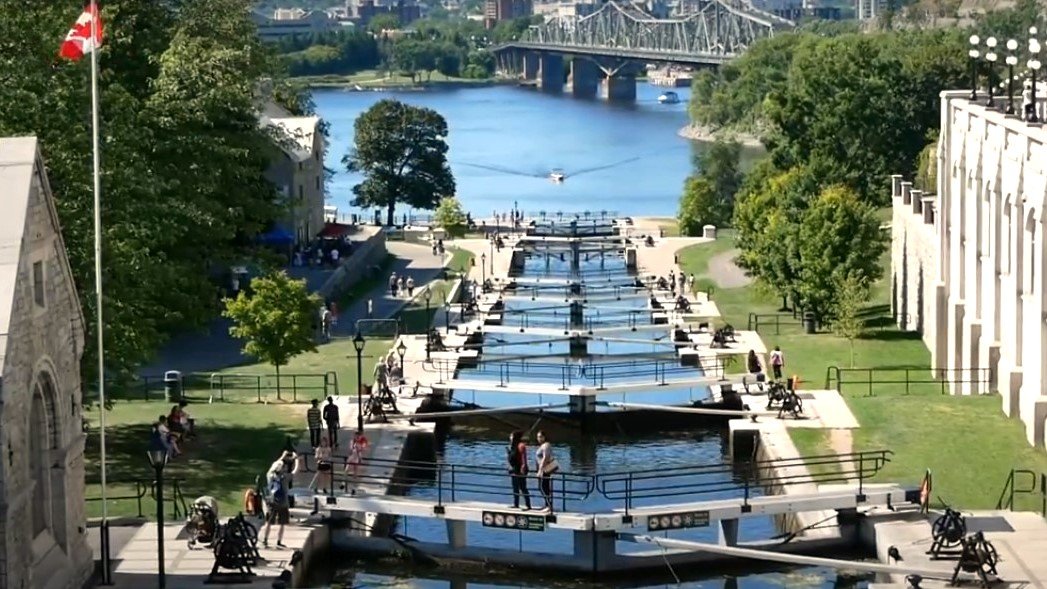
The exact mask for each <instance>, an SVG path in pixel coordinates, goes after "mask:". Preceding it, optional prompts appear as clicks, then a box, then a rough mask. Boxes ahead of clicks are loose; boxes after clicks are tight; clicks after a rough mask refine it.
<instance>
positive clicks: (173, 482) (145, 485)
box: [84, 477, 189, 519]
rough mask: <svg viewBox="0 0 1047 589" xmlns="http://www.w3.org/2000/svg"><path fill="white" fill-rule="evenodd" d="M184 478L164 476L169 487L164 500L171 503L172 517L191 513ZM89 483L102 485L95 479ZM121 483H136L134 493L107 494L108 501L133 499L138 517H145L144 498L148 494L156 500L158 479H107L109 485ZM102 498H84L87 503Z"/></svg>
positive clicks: (176, 517)
mask: <svg viewBox="0 0 1047 589" xmlns="http://www.w3.org/2000/svg"><path fill="white" fill-rule="evenodd" d="M184 480H185V479H183V478H177V477H176V478H164V483H166V485H165V486H167V487H168V488H167V489H165V491H167V492H166V493H164V502H165V503H170V504H171V517H172V518H175V519H178V518H181V517H183V515H185V514H188V513H189V512H188V510H187V503H186V500H185V495H184V494H183V493H182V485H181V483H182V481H184ZM87 484H88V485H99V486H100V485H101V483H100V482H94V481H92V482H89V483H87ZM121 484H124V485H126V484H134V487H135V491H134V494H132V495H113V494H107V495H106V500H107V501H125V500H128V499H133V500H134V501H135V503H136V506H137V508H138V517H145V516H144V515H143V512H142V499H144V498H145V496H146V495H147V494H148V495H149V496H150V497H152V498H153V500H154V501H155V500H156V479H132V480H130V481H127V480H124V481H120V480H116V481H114V480H109V481H107V486H112V485H121ZM101 500H102V498H101V497H85V498H84V501H85V502H87V503H91V502H95V501H101Z"/></svg>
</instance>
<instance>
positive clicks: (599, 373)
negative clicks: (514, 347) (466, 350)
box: [470, 356, 727, 388]
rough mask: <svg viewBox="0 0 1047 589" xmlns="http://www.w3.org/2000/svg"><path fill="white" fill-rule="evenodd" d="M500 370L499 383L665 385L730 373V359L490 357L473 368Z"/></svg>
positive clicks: (479, 372)
mask: <svg viewBox="0 0 1047 589" xmlns="http://www.w3.org/2000/svg"><path fill="white" fill-rule="evenodd" d="M494 367H497V370H498V384H499V386H508V385H509V384H510V383H511V382H512V381H513V379H514V378H515V377H517V376H526V377H527V378H529V379H534V378H541V377H542V376H544V377H546V378H547V379H559V381H560V384H561V386H562V387H564V388H566V387H569V386H573V385H576V384H584V385H591V386H594V387H598V388H603V387H605V386H606V385H607V384H610V383H614V382H618V381H621V382H637V383H639V382H643V381H644V379H652V380H649V382H651V383H652V384H655V385H659V386H661V385H665V384H667V382H668V381H669V380H670V379H671V378H672V377H678V378H691V377H696V376H701V375H712V376H722V375H723V374H725V373H726V368H727V360H725V359H723V358H720V357H715V356H711V357H708V358H706V362H705V363H703V364H702V367H701V370H700V371H699V369H698V368H695V367H694V366H684V365H681V364H680V361H679V360H677V359H666V360H652V359H644V360H641V361H637V360H632V361H621V362H607V363H604V362H583V363H581V364H579V363H563V362H559V363H558V362H535V361H528V360H520V361H511V360H510V361H500V362H499V361H496V362H491V361H486V362H479V363H477V366H476V367H475V368H472V369H471V370H470V372H473V373H477V374H492V373H493V372H494V370H493V368H494Z"/></svg>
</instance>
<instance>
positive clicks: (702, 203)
mask: <svg viewBox="0 0 1047 589" xmlns="http://www.w3.org/2000/svg"><path fill="white" fill-rule="evenodd" d="M741 156H742V146H741V144H740V143H738V142H735V141H729V142H728V141H716V142H714V143H713V144H712V145H710V146H709V148H708V149H707V150H706V151H705V152H704V153H702V154H701V155H700V156H699V157H698V162H697V165H698V170H699V172H698V173H697V174H695V175H692V176H691V177H689V178H688V179H687V181H686V182H685V183H684V192H683V196H682V197H681V198H680V210H679V213H678V215H677V219H678V221H679V225H680V233H681V234H682V235H701V233H702V227H703V226H704V225H715V226H717V227H724V226H726V225H728V224H730V222H731V215H732V214H733V212H734V197H735V193H736V192H738V189H739V187H740V186H741V184H742V172H741V170H740V168H739V164H740V162H741Z"/></svg>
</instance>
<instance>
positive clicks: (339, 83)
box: [291, 70, 514, 92]
mask: <svg viewBox="0 0 1047 589" xmlns="http://www.w3.org/2000/svg"><path fill="white" fill-rule="evenodd" d="M291 81H292V82H293V83H295V84H298V85H300V86H304V87H306V88H344V89H346V90H355V91H358V92H363V91H383V90H398V91H424V90H431V89H434V88H440V89H454V88H484V87H487V86H494V85H498V84H508V83H512V82H514V80H509V79H504V78H475V79H474V78H457V77H453V76H445V75H443V74H441V73H439V72H433V73H432V75H431V76H423V75H419V76H416V77H415V79H413V80H412V79H411V77H410V76H404V75H400V74H395V73H388V72H383V71H378V70H364V71H361V72H357V73H355V74H346V75H341V74H328V75H322V76H299V77H295V78H291Z"/></svg>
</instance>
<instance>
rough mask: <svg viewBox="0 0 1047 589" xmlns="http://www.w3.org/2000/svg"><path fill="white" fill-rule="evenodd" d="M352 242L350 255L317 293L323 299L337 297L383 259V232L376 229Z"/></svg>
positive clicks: (385, 252) (384, 254)
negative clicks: (365, 237)
mask: <svg viewBox="0 0 1047 589" xmlns="http://www.w3.org/2000/svg"><path fill="white" fill-rule="evenodd" d="M353 243H354V249H353V253H352V255H350V256H349V257H347V258H345V259H343V260H342V262H341V265H340V266H339V267H338V269H337V270H335V271H334V274H332V275H331V277H330V278H328V279H327V282H325V283H324V285H323V286H322V287H320V290H319V291H318V293H319V295H320V296H321V297H323V298H324V300H325V301H329V300H332V299H337V298H339V297H340V296H341V295H342V293H344V292H345V291H346V289H348V288H349V287H350V286H352V285H353V284H355V283H357V282H359V281H360V280H362V279H364V278H366V277H367V269H368V268H370V267H371V266H377V265H380V264H381V263H382V261H383V260H385V256H386V255H387V253H388V252H387V251H386V249H385V232H384V231H381V230H379V231H377V232H375V233H373V234H372V235H371V236H370V237H368V238H367V239H366V240H364V241H357V242H353Z"/></svg>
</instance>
